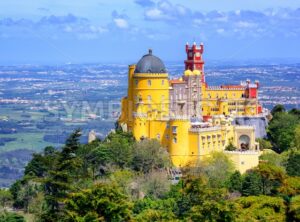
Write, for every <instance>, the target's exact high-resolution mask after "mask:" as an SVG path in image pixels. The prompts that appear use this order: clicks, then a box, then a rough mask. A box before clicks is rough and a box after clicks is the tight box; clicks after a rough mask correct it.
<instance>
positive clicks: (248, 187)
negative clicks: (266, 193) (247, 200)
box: [242, 171, 262, 196]
mask: <svg viewBox="0 0 300 222" xmlns="http://www.w3.org/2000/svg"><path fill="white" fill-rule="evenodd" d="M261 187H262V182H261V177H260V175H259V174H258V173H257V172H255V171H250V172H249V173H247V174H246V176H245V178H244V180H243V184H242V194H243V196H252V195H253V196H257V195H260V194H262V189H261Z"/></svg>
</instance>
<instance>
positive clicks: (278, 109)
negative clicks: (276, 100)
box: [271, 104, 285, 116]
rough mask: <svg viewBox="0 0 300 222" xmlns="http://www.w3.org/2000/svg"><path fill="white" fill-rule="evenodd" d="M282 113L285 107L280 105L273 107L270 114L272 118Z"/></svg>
mask: <svg viewBox="0 0 300 222" xmlns="http://www.w3.org/2000/svg"><path fill="white" fill-rule="evenodd" d="M283 112H285V107H284V106H283V105H281V104H278V105H276V106H274V107H273V109H272V110H271V114H272V115H273V116H274V115H275V114H277V113H283Z"/></svg>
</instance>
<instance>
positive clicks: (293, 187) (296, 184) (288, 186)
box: [278, 177, 300, 197]
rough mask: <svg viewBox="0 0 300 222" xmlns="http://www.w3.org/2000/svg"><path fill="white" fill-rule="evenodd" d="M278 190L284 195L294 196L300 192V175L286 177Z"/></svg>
mask: <svg viewBox="0 0 300 222" xmlns="http://www.w3.org/2000/svg"><path fill="white" fill-rule="evenodd" d="M278 191H279V192H280V193H281V194H283V195H284V196H288V197H292V196H295V195H299V194H300V177H286V178H285V179H284V181H283V182H282V184H281V187H280V188H279V189H278Z"/></svg>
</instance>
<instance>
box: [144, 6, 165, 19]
mask: <svg viewBox="0 0 300 222" xmlns="http://www.w3.org/2000/svg"><path fill="white" fill-rule="evenodd" d="M145 16H146V17H147V18H148V19H153V20H156V19H161V18H163V14H162V11H161V10H159V9H157V8H154V9H150V10H148V11H146V12H145Z"/></svg>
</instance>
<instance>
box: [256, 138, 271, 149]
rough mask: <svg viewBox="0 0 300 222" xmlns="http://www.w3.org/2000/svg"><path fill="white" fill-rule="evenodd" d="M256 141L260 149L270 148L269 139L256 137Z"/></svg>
mask: <svg viewBox="0 0 300 222" xmlns="http://www.w3.org/2000/svg"><path fill="white" fill-rule="evenodd" d="M256 141H257V142H258V143H259V149H260V150H265V149H272V144H271V142H270V141H268V140H266V139H263V138H257V139H256Z"/></svg>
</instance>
